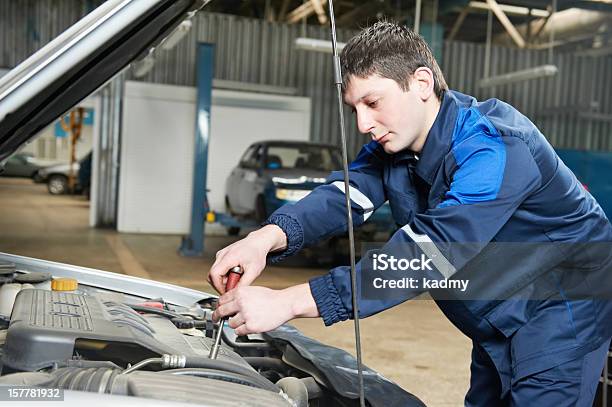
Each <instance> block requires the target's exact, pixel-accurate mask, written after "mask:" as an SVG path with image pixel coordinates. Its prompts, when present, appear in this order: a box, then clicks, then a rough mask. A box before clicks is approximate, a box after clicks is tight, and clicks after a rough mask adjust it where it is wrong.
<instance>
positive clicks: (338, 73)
mask: <svg viewBox="0 0 612 407" xmlns="http://www.w3.org/2000/svg"><path fill="white" fill-rule="evenodd" d="M329 19H330V22H331V35H332V45H333V51H334V80H335V85H336V94H337V97H338V116H339V119H340V136H341V138H342V165H343V170H344V196H345V198H346V218H347V224H348V235H349V250H350V258H351V293H352V303H353V320H354V324H355V350H356V352H357V376H358V379H359V403H360V406H361V407H365V391H364V384H363V364H362V360H361V334H360V330H359V304H358V302H357V273H356V270H355V234H354V231H353V215H352V210H351V196H350V189H349V186H350V184H349V173H348V153H347V143H346V132H345V129H344V113H343V103H342V68H341V66H340V58H339V57H338V48H337V44H338V41H337V39H336V19H335V17H334V2H333V0H329Z"/></svg>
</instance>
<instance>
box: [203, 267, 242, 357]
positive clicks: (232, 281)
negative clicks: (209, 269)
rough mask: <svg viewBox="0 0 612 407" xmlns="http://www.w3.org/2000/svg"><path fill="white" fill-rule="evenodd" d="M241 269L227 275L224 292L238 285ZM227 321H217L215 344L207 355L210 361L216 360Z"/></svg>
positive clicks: (232, 270) (233, 269)
mask: <svg viewBox="0 0 612 407" xmlns="http://www.w3.org/2000/svg"><path fill="white" fill-rule="evenodd" d="M242 273H243V271H242V268H241V267H240V266H236V267H234V268H232V269H231V270H230V271H229V273H227V282H226V283H225V292H228V291H229V290H232V289H233V288H234V287H236V285H238V281H240V278H241V277H242ZM226 321H227V317H225V318H222V319H221V321H219V329H218V330H217V334H216V335H215V343H214V344H213V346H212V348H210V354H209V355H208V357H209V358H211V359H217V354H218V353H219V345H220V344H221V334H222V333H223V328H224V326H225V322H226Z"/></svg>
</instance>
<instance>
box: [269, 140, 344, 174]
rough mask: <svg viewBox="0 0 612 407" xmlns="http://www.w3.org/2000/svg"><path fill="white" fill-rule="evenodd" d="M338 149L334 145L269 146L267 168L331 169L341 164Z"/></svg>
mask: <svg viewBox="0 0 612 407" xmlns="http://www.w3.org/2000/svg"><path fill="white" fill-rule="evenodd" d="M341 160H342V158H341V156H340V150H338V149H336V148H334V147H325V146H314V145H298V146H269V147H268V154H267V157H266V168H267V169H271V170H274V169H300V168H302V169H309V170H320V171H333V170H337V169H339V168H340V167H341V166H342V165H341Z"/></svg>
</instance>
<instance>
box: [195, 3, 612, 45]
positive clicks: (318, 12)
mask: <svg viewBox="0 0 612 407" xmlns="http://www.w3.org/2000/svg"><path fill="white" fill-rule="evenodd" d="M490 1H491V0H477V1H470V0H422V13H421V16H422V21H431V20H432V16H434V15H437V17H436V20H437V21H438V22H439V23H440V24H441V25H442V26H443V28H444V37H445V38H448V37H449V35H450V34H451V33H452V31H453V27H454V26H455V25H456V24H457V20H458V19H462V23H461V24H460V25H459V26H458V27H459V28H458V29H457V30H456V32H455V33H454V35H452V38H454V39H456V40H461V41H470V42H485V41H486V32H487V15H488V9H490V8H491V5H490ZM496 1H497V3H496V4H499V5H500V6H501V7H502V9H503V11H504V14H506V16H507V17H508V20H509V21H510V22H511V23H512V25H513V26H514V27H516V28H517V29H518V31H519V32H520V33H521V35H522V36H523V37H524V39H525V42H526V47H531V46H537V47H543V46H546V45H548V44H547V42H548V41H549V39H550V31H551V30H550V27H547V26H551V25H553V26H555V28H554V30H555V31H556V33H557V34H558V35H555V37H556V41H555V43H554V45H555V46H560V47H565V48H570V49H572V50H578V49H590V48H592V47H594V46H595V47H607V46H610V45H612V43H611V42H610V32H611V31H612V0H557V1H556V10H557V12H560V13H558V15H557V18H556V19H557V20H559V18H560V17H563V16H566V17H565V19H563V18H561V19H560V20H559V21H557V24H551V23H550V21H547V20H548V19H547V17H546V15H547V14H550V12H551V10H552V1H553V0H496ZM415 3H416V0H364V1H358V0H336V1H335V2H334V8H335V9H336V18H337V24H338V26H339V27H342V28H354V29H358V28H360V27H364V26H366V25H368V24H370V23H371V22H372V21H373V20H376V19H378V18H381V17H386V18H388V19H392V20H396V21H400V22H404V23H407V24H409V25H412V24H413V21H414V10H415ZM506 6H508V7H506ZM510 6H513V7H510ZM207 11H216V12H222V13H229V14H236V15H241V16H247V17H254V18H260V19H266V20H269V21H282V22H287V23H295V24H299V23H301V22H303V21H306V23H308V24H327V18H326V17H325V13H326V12H327V4H326V0H223V1H217V2H214V1H213V2H211V3H210V5H209V7H207ZM322 11H323V12H322ZM550 20H551V21H552V20H553V18H550ZM568 22H569V24H568ZM580 22H583V24H582V25H583V26H581V27H576V26H575V25H577V24H580ZM527 23H530V24H527ZM528 26H529V28H527V27H528ZM568 26H571V27H570V28H572V30H570V31H571V32H570V33H569V34H567V35H564V34H563V32H564V31H563V30H565V29H566V28H568ZM492 33H493V38H494V42H497V43H502V44H503V43H505V44H506V45H514V46H516V45H517V43H516V42H515V41H512V38H511V37H509V36H508V34H507V33H508V29H507V27H506V26H504V24H502V23H501V22H500V19H499V18H495V17H494V18H493V25H492Z"/></svg>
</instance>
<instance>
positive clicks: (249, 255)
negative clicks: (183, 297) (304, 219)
mask: <svg viewBox="0 0 612 407" xmlns="http://www.w3.org/2000/svg"><path fill="white" fill-rule="evenodd" d="M286 247H287V236H286V235H285V232H283V230H282V229H281V228H279V227H278V226H276V225H266V226H264V227H263V228H261V229H259V230H256V231H254V232H251V233H249V234H248V235H247V237H245V238H244V239H242V240H239V241H237V242H235V243H232V244H231V245H229V246H227V247H226V248H224V249H221V250H219V251H218V252H217V256H216V260H215V263H214V264H213V265H212V267H211V269H210V271H209V273H208V281H209V282H210V284H212V286H213V287H214V288H215V290H217V291H218V292H219V293H220V294H224V293H225V283H226V281H227V273H228V272H229V270H230V269H232V268H233V267H236V266H240V267H242V270H243V272H244V274H243V275H242V278H241V279H240V282H239V283H238V287H242V286H248V285H251V283H252V282H253V281H255V279H256V278H257V277H258V276H259V275H260V274H261V272H262V271H263V269H264V267H265V266H266V256H267V255H268V253H269V252H271V251H276V250H282V249H285V248H286Z"/></svg>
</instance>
